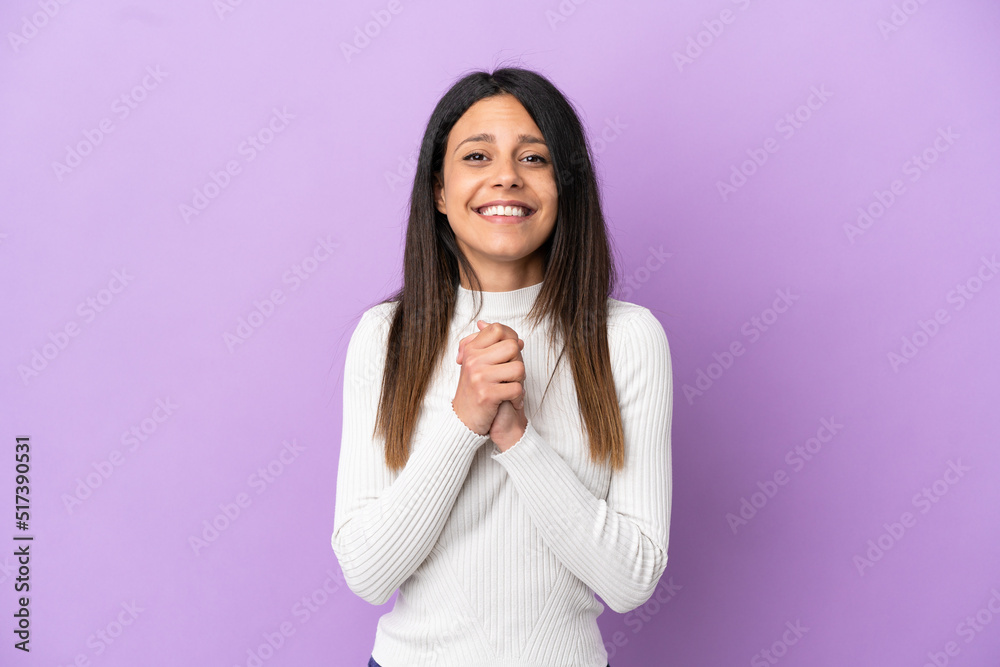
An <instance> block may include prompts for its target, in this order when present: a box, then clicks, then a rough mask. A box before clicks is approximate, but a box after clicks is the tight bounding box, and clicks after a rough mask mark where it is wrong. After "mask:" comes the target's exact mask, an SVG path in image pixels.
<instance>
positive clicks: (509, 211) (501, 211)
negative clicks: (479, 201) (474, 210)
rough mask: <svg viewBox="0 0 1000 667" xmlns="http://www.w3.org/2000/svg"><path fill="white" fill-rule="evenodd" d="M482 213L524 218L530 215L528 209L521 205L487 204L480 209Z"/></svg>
mask: <svg viewBox="0 0 1000 667" xmlns="http://www.w3.org/2000/svg"><path fill="white" fill-rule="evenodd" d="M479 212H480V213H481V214H482V215H510V216H514V217H518V218H523V217H525V216H526V215H528V209H525V208H522V207H520V206H487V207H485V208H481V209H479Z"/></svg>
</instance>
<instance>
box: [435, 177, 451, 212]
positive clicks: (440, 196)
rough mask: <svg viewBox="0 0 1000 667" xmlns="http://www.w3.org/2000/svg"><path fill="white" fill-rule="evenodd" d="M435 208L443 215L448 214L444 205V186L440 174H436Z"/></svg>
mask: <svg viewBox="0 0 1000 667" xmlns="http://www.w3.org/2000/svg"><path fill="white" fill-rule="evenodd" d="M434 206H435V207H436V208H437V210H438V211H440V212H441V213H443V214H447V213H448V209H447V208H446V207H445V205H444V184H443V182H442V180H441V173H440V172H438V173H436V174H434Z"/></svg>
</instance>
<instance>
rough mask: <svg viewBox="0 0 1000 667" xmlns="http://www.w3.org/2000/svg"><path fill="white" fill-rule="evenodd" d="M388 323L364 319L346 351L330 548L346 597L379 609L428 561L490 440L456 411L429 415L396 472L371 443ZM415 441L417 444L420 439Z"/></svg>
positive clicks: (381, 448) (380, 444)
mask: <svg viewBox="0 0 1000 667" xmlns="http://www.w3.org/2000/svg"><path fill="white" fill-rule="evenodd" d="M388 328H389V322H388V321H387V320H386V319H385V318H383V317H380V316H379V315H378V314H377V313H376V312H375V311H374V309H369V310H368V311H366V312H365V313H364V315H362V317H361V320H360V321H359V323H358V325H357V327H356V328H355V330H354V333H353V334H352V336H351V340H350V342H349V343H348V347H347V356H346V360H345V364H344V414H343V430H342V437H341V440H340V463H339V467H338V469H337V489H336V497H335V506H334V522H333V523H334V526H333V537H332V538H331V543H332V545H333V551H334V553H335V554H336V556H337V560H338V561H339V562H340V566H341V569H342V570H343V572H344V580H345V581H346V582H347V585H348V586H349V587H350V589H351V590H352V591H354V592H355V593H356V594H357V595H358V596H360V597H361V598H363V599H364V600H366V601H368V602H371V603H372V604H384V603H385V602H386V601H388V599H389V598H390V596H391V595H392V593H393V592H394V591H395V590H396V589H397V588H398V587H399V586H400V584H402V583H403V582H404V581H406V579H407V578H408V577H409V576H410V575H411V574H413V572H414V571H415V570H416V569H417V568H418V567H419V566H420V564H421V563H422V562H423V561H424V559H426V558H427V556H428V554H429V553H430V552H431V550H432V549H433V548H434V545H435V543H436V542H437V539H438V536H439V535H440V533H441V530H442V529H443V528H444V525H445V523H446V521H447V518H448V515H449V513H450V512H451V508H452V506H453V505H454V502H455V499H456V497H457V496H458V492H459V490H460V489H461V487H462V484H463V483H464V481H465V478H466V476H467V474H468V472H469V467H470V466H471V464H472V460H473V458H474V456H475V453H476V450H477V449H479V447H480V446H481V445H483V444H484V443H485V442H486V441H487V440H489V436H488V435H480V434H478V433H476V432H474V431H472V430H471V429H469V428H468V427H467V426H466V425H465V423H464V422H462V420H461V419H460V418H459V417H458V415H457V414H456V413H455V411H454V408H452V409H450V410H448V411H442V412H440V413H435V414H433V415H431V417H432V418H433V421H432V423H430V424H429V426H428V428H427V429H425V430H424V435H422V436H418V435H417V434H415V435H414V438H413V439H412V440H411V442H410V457H409V459H408V460H407V462H406V465H405V466H404V467H403V468H402V469H401V470H400V471H398V472H392V471H390V470H389V468H388V467H387V466H386V464H385V453H384V452H385V439H384V438H383V437H381V436H377V437H373V435H372V434H373V431H374V427H375V416H376V411H377V408H378V400H379V392H380V389H381V378H382V371H383V369H384V366H385V350H386V347H385V346H386V339H387V336H388ZM418 438H419V439H418Z"/></svg>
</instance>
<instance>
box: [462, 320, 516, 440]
mask: <svg viewBox="0 0 1000 667" xmlns="http://www.w3.org/2000/svg"><path fill="white" fill-rule="evenodd" d="M476 325H477V326H478V327H479V331H477V332H474V333H471V334H469V335H468V336H466V337H465V338H463V339H462V340H461V341H459V343H458V356H457V358H456V359H455V362H456V363H458V364H460V365H461V366H462V371H461V374H460V375H459V378H458V388H457V389H456V391H455V398H454V399H452V406H453V407H454V408H455V414H457V415H458V417H459V419H461V420H462V421H463V422H464V423H465V425H466V426H468V427H469V428H470V429H471V430H473V431H475V432H476V433H479V434H480V435H486V434H487V433H489V436H490V439H491V440H492V441H493V442H495V443H496V445H497V447H498V448H499V449H500V451H501V452H506V451H507V450H508V449H510V448H511V447H513V446H514V443H516V442H517V441H518V440H520V439H521V437H522V436H523V435H524V430H525V428H526V427H527V425H528V420H527V418H526V417H525V416H524V377H525V374H524V360H523V359H522V358H521V350H522V349H523V348H524V341H523V340H521V339H520V338H518V336H517V332H516V331H514V330H513V329H511V328H510V327H508V326H506V325H503V324H500V323H499V322H493V323H489V324H488V323H486V322H485V321H484V320H477V321H476Z"/></svg>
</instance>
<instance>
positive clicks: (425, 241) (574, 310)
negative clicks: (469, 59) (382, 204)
mask: <svg viewBox="0 0 1000 667" xmlns="http://www.w3.org/2000/svg"><path fill="white" fill-rule="evenodd" d="M502 94H510V95H513V96H514V97H515V98H517V100H518V101H519V102H520V103H521V104H522V105H523V106H524V108H525V109H526V110H527V112H528V114H530V115H531V117H532V119H533V120H534V121H535V124H536V125H538V128H539V130H541V132H542V135H543V137H544V139H545V142H546V145H547V146H548V149H549V151H550V154H551V157H552V162H553V167H554V169H555V176H556V186H557V196H558V206H557V215H556V222H555V226H554V228H553V231H552V233H551V234H550V235H549V238H548V239H546V241H545V243H544V244H543V245H542V250H543V253H544V257H545V270H544V277H543V281H544V282H543V285H542V289H541V291H540V293H539V294H538V297H537V299H536V301H535V304H534V306H533V307H532V309H531V312H530V313H529V314H528V319H529V320H530V321H532V322H533V323H535V324H537V323H538V322H540V321H541V320H542V319H545V318H548V320H549V321H550V322H551V323H552V325H551V327H550V329H549V343H550V345H553V344H555V341H556V339H557V337H558V339H559V340H561V341H562V342H563V347H562V350H561V351H560V354H559V361H561V360H562V357H563V354H565V353H567V352H568V359H569V363H570V366H571V368H572V372H573V381H574V385H575V387H576V394H577V400H578V402H579V405H580V410H581V413H582V416H583V422H584V426H585V427H586V431H587V434H588V438H589V440H590V456H591V460H592V461H594V462H595V463H598V464H600V463H605V462H607V461H608V459H610V462H611V466H612V468H613V469H616V470H617V469H620V468H621V467H622V466H623V465H624V463H625V435H624V430H623V427H622V420H621V411H620V410H619V407H618V398H617V395H616V393H615V386H614V379H613V376H612V373H611V357H610V352H609V348H608V335H607V321H608V312H607V311H608V307H607V299H608V297H609V296H610V295H611V293H612V290H613V288H614V286H615V284H616V282H617V278H618V276H617V271H616V268H615V265H614V263H613V262H612V261H611V246H610V243H609V240H608V234H607V229H606V226H605V221H604V215H603V213H602V211H601V200H600V194H599V192H598V187H597V179H596V177H595V174H594V168H593V156H592V152H591V149H590V146H589V145H588V143H587V140H586V136H585V135H584V132H583V127H582V124H581V123H580V119H579V118H578V116H577V114H576V112H575V110H574V108H573V106H572V105H571V104H570V102H569V101H568V100H567V99H566V97H565V96H563V94H562V93H561V92H560V91H559V90H558V89H557V88H556V87H555V86H554V85H553V84H552V83H551V82H550V81H549V80H548V79H546V78H545V77H543V76H542V75H540V74H537V73H535V72H532V71H530V70H527V69H522V68H518V67H505V68H500V69H495V70H494V71H493V72H492V73H491V72H486V71H475V72H472V73H471V74H468V75H466V76H464V77H463V78H461V79H460V80H459V81H457V82H456V83H455V84H454V85H453V86H452V87H451V88H450V89H449V90H448V92H447V93H445V95H444V96H443V97H442V98H441V100H440V101H439V102H438V104H437V106H436V107H435V108H434V112H433V113H432V114H431V117H430V120H429V121H428V123H427V129H426V131H425V132H424V137H423V141H422V142H421V144H420V157H419V159H418V161H417V170H416V174H415V176H414V179H413V190H412V192H411V194H410V210H409V222H408V225H407V229H406V246H405V249H404V252H403V286H402V287H401V288H400V289H399V290H398V291H396V292H395V293H394V294H393V295H392V296H390V297H388V298H386V299H384V300H383V301H381V302H380V303H388V302H393V303H397V304H398V306H397V307H396V308H395V311H394V313H395V314H394V315H393V316H392V323H391V326H390V329H389V336H388V340H387V345H386V357H385V366H384V372H383V375H382V388H381V398H380V400H379V406H378V416H377V418H376V422H375V429H374V432H373V433H372V436H373V437H375V436H376V435H380V436H383V437H384V438H385V461H386V465H387V466H388V467H389V468H390V469H392V470H399V469H401V468H402V467H403V466H404V465H405V464H406V461H407V459H408V458H409V453H410V447H409V443H410V438H411V436H412V435H413V432H414V430H415V428H416V422H417V418H418V415H419V412H420V407H421V405H422V403H423V399H424V395H425V393H426V391H427V387H428V384H429V382H430V378H431V375H432V373H433V370H434V369H435V368H436V367H437V365H438V364H439V363H440V362H441V356H442V354H443V353H444V348H445V346H446V344H447V343H446V339H447V335H448V330H449V326H450V322H451V319H452V314H453V312H454V308H455V302H456V297H457V287H458V285H459V284H460V270H459V267H460V266H461V270H462V271H463V272H464V273H465V275H466V276H468V278H469V281H470V285H471V286H472V288H473V290H476V291H478V290H480V282H479V279H478V277H477V276H476V272H475V270H474V269H473V268H472V265H471V264H470V263H469V262H468V260H467V259H466V258H465V256H464V255H463V254H462V252H461V251H460V250H459V247H458V245H457V244H456V241H455V235H454V232H453V231H452V229H451V226H450V225H449V223H448V218H447V216H445V215H444V214H442V213H441V212H440V211H438V210H437V208H436V207H435V206H434V192H433V186H434V178H435V175H437V174H439V173H440V172H441V171H442V163H443V157H444V153H445V149H446V146H447V142H448V134H449V133H450V131H451V129H452V127H453V126H454V125H455V123H456V122H457V121H458V119H459V118H460V117H461V116H462V114H464V113H465V111H466V110H467V109H468V108H469V107H470V106H472V105H473V104H474V103H475V102H477V101H479V100H481V99H484V98H488V97H493V96H496V95H502ZM480 307H481V304H480ZM559 361H557V364H558V363H559ZM550 380H551V378H550Z"/></svg>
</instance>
